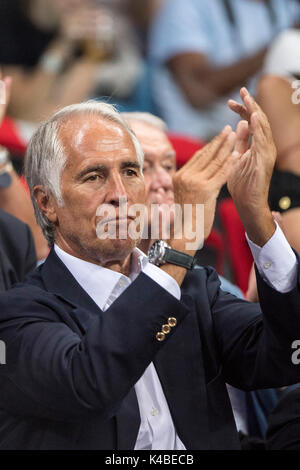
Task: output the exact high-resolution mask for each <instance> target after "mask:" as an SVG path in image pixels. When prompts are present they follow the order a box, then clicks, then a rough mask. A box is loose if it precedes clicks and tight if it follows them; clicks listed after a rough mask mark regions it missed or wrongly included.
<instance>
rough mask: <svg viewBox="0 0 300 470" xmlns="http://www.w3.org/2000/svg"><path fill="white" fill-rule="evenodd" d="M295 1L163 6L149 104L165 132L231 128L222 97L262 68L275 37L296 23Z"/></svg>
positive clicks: (187, 0) (154, 34) (152, 48)
mask: <svg viewBox="0 0 300 470" xmlns="http://www.w3.org/2000/svg"><path fill="white" fill-rule="evenodd" d="M299 16H300V5H299V3H298V2H297V1H296V0H270V1H264V0H259V1H254V0H243V1H236V0H201V1H198V0H166V2H165V4H163V6H162V7H161V8H160V10H159V12H158V13H157V15H156V18H155V19H154V22H153V25H152V29H151V34H150V43H149V55H150V58H151V60H152V62H153V66H154V83H153V90H154V91H153V93H154V99H155V102H156V105H157V106H158V110H159V112H160V114H161V115H162V117H163V118H164V119H165V121H166V122H167V124H168V126H169V128H170V130H172V131H177V132H184V133H186V134H190V135H194V136H196V137H201V138H204V139H208V138H209V137H210V136H212V135H215V134H216V133H217V132H218V131H219V130H220V129H221V128H222V127H223V126H224V124H226V123H230V124H231V125H235V124H236V118H235V117H234V116H232V115H231V114H230V113H229V112H228V109H227V107H226V101H227V99H228V96H229V95H230V96H233V97H234V95H235V96H236V97H237V96H238V88H239V87H240V86H241V85H244V84H245V83H248V86H250V88H253V82H252V80H251V79H252V77H254V76H255V75H256V74H257V73H258V72H259V71H260V70H261V68H262V66H263V63H264V60H265V56H266V52H267V50H268V47H269V45H270V44H271V42H272V41H273V39H274V37H275V36H276V34H277V33H279V32H280V31H282V30H284V29H286V28H289V27H291V26H292V25H293V24H294V23H295V21H297V20H299Z"/></svg>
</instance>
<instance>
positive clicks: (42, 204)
mask: <svg viewBox="0 0 300 470" xmlns="http://www.w3.org/2000/svg"><path fill="white" fill-rule="evenodd" d="M33 197H34V199H35V202H36V204H37V206H38V208H39V209H40V211H41V212H42V213H43V214H44V215H45V216H46V217H47V219H49V220H50V222H52V223H55V222H56V221H57V213H56V207H57V204H56V201H55V198H54V197H53V195H52V194H51V193H49V191H46V189H45V188H44V186H35V187H34V188H33Z"/></svg>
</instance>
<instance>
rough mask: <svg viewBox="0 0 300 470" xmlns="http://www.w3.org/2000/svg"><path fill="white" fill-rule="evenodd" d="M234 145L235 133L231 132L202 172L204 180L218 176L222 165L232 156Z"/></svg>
mask: <svg viewBox="0 0 300 470" xmlns="http://www.w3.org/2000/svg"><path fill="white" fill-rule="evenodd" d="M235 143H236V133H235V132H231V133H230V135H229V136H228V137H227V139H226V141H225V142H224V144H223V145H222V146H221V147H220V148H219V150H218V152H217V153H216V155H215V157H214V158H213V159H212V160H211V162H210V165H207V167H206V168H205V170H204V171H203V175H204V176H205V178H207V179H210V178H213V177H214V176H216V175H218V173H219V172H220V171H222V170H221V169H222V167H223V165H224V164H225V162H226V161H227V160H228V159H230V158H231V156H232V152H233V149H234V146H235Z"/></svg>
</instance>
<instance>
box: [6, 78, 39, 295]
mask: <svg viewBox="0 0 300 470" xmlns="http://www.w3.org/2000/svg"><path fill="white" fill-rule="evenodd" d="M0 78H1V77H0ZM0 86H1V97H0V124H1V121H2V119H3V116H4V114H5V108H6V103H7V100H8V99H9V93H10V87H11V79H10V78H8V77H6V78H5V79H4V80H3V81H1V82H0ZM24 192H25V190H24V188H23V187H22V186H21V184H20V182H19V180H18V177H17V175H16V174H15V173H14V171H13V168H12V165H11V163H10V162H9V158H8V155H7V152H6V150H5V149H4V148H3V147H1V146H0V292H3V291H4V290H6V289H9V288H10V287H11V286H12V285H13V284H15V283H16V282H21V281H23V280H24V278H25V276H26V274H28V273H29V272H30V271H31V270H32V269H34V268H35V266H36V254H35V248H34V242H33V237H32V234H31V231H30V228H29V227H28V225H25V224H24V223H23V222H21V221H20V220H17V219H16V218H15V217H13V216H12V215H10V214H8V213H7V212H4V210H7V211H8V212H11V213H12V214H13V213H15V212H18V215H19V216H20V218H21V220H22V219H23V220H25V221H26V222H27V223H28V222H29V221H31V218H32V217H33V222H34V225H35V227H36V228H37V229H38V230H37V231H39V232H40V234H41V231H40V228H39V227H38V226H37V224H36V222H35V219H34V215H33V208H32V206H31V203H30V199H29V196H27V194H26V195H25V194H24ZM26 196H27V197H26ZM2 209H4V210H2ZM37 231H36V232H37ZM41 236H42V234H41Z"/></svg>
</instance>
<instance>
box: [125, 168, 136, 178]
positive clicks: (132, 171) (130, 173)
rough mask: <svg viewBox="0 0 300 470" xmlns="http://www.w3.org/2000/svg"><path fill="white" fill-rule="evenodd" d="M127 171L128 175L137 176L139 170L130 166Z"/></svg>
mask: <svg viewBox="0 0 300 470" xmlns="http://www.w3.org/2000/svg"><path fill="white" fill-rule="evenodd" d="M125 173H126V175H127V176H137V171H136V170H132V169H130V168H128V169H127V170H125Z"/></svg>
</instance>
